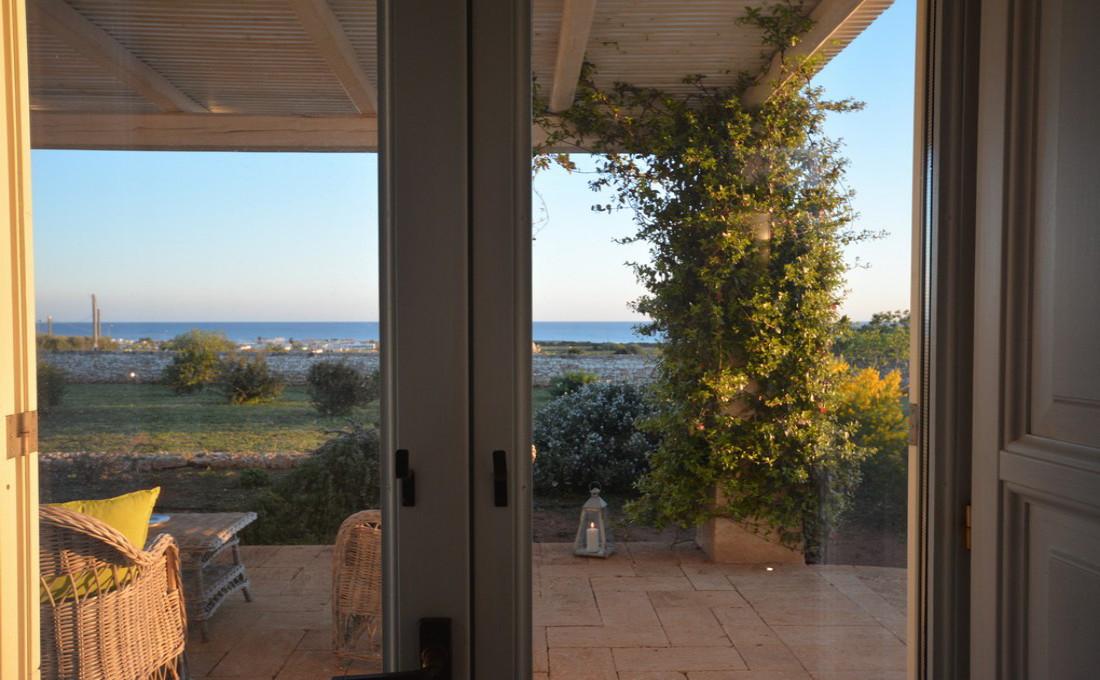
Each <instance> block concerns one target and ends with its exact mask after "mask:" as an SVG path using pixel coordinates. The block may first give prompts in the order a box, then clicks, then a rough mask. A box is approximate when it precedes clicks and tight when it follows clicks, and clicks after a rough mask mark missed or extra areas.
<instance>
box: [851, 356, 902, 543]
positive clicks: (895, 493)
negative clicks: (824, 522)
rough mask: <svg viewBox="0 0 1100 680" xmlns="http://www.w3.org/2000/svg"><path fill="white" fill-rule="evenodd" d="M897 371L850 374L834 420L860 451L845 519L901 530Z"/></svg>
mask: <svg viewBox="0 0 1100 680" xmlns="http://www.w3.org/2000/svg"><path fill="white" fill-rule="evenodd" d="M903 403H904V401H903V398H902V389H901V374H900V373H899V372H898V371H890V372H889V373H887V374H886V375H881V374H880V373H879V372H878V370H876V369H874V368H864V369H862V370H857V371H854V372H851V373H850V374H849V375H848V376H847V378H846V379H845V380H844V381H843V382H841V384H840V386H839V390H838V393H837V403H836V411H837V414H836V415H837V419H838V421H839V422H840V423H841V424H843V425H845V426H846V427H847V428H848V430H849V432H850V433H851V436H852V441H853V442H855V444H856V445H857V446H859V447H860V448H861V449H862V450H863V458H862V460H861V461H860V464H859V475H860V479H859V484H858V486H856V487H855V490H854V491H853V493H852V495H851V500H850V505H849V508H848V518H849V520H850V521H853V522H856V523H858V524H859V525H861V526H864V527H867V528H873V529H884V530H888V531H892V532H896V533H904V531H905V524H906V507H907V505H906V503H907V492H908V488H907V475H908V469H907V465H908V453H909V449H908V443H909V432H908V423H907V418H906V413H905V410H904V407H903Z"/></svg>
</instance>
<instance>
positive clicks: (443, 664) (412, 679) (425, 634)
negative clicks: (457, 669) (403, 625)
mask: <svg viewBox="0 0 1100 680" xmlns="http://www.w3.org/2000/svg"><path fill="white" fill-rule="evenodd" d="M451 677H452V675H451V620H450V619H447V618H427V619H420V668H418V669H416V670H414V671H396V672H393V673H371V674H370V675H337V676H334V677H333V678H332V680H397V679H399V678H405V679H406V680H451Z"/></svg>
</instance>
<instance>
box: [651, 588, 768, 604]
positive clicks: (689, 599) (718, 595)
mask: <svg viewBox="0 0 1100 680" xmlns="http://www.w3.org/2000/svg"><path fill="white" fill-rule="evenodd" d="M649 601H650V602H652V603H653V606H654V607H747V606H749V605H748V602H745V598H743V597H741V594H740V593H738V592H737V591H735V590H732V589H731V590H659V591H654V592H652V593H649Z"/></svg>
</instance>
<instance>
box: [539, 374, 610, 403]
mask: <svg viewBox="0 0 1100 680" xmlns="http://www.w3.org/2000/svg"><path fill="white" fill-rule="evenodd" d="M599 379H600V376H598V375H596V374H595V373H588V372H586V371H569V372H567V373H563V374H561V375H559V376H558V377H556V378H554V379H553V380H551V381H550V396H552V397H560V396H562V395H565V394H569V393H570V392H573V391H574V390H576V389H578V388H580V387H583V386H585V385H587V384H589V383H594V382H596V381H597V380H599Z"/></svg>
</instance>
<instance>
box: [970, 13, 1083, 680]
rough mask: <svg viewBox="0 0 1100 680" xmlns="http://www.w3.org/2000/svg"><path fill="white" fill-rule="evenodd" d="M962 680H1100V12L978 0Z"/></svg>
mask: <svg viewBox="0 0 1100 680" xmlns="http://www.w3.org/2000/svg"><path fill="white" fill-rule="evenodd" d="M981 21H982V53H981V67H980V69H981V73H980V97H979V99H980V113H979V115H980V120H979V131H980V133H979V139H978V149H977V151H978V182H977V241H976V253H977V262H976V278H975V281H976V289H975V296H976V304H975V313H976V317H975V343H976V346H975V385H974V488H973V562H972V565H973V574H972V600H971V604H972V629H971V630H972V633H971V644H972V648H971V671H972V677H973V678H975V680H982V679H986V678H1013V679H1023V678H1028V679H1033V680H1039V679H1046V678H1049V679H1051V680H1085V679H1086V678H1096V677H1097V674H1098V673H1100V645H1098V644H1097V641H1098V640H1100V165H1098V163H1097V159H1100V130H1098V128H1097V125H1096V123H1097V120H1098V117H1097V116H1098V113H1097V112H1098V111H1100V91H1098V89H1097V87H1096V86H1097V83H1098V82H1100V43H1098V42H1097V40H1096V37H1095V27H1096V26H1097V25H1100V3H1096V2H1094V1H1093V0H1045V1H1042V2H1040V1H1039V0H1016V1H1011V0H986V1H985V2H984V3H983V6H982V17H981Z"/></svg>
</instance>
